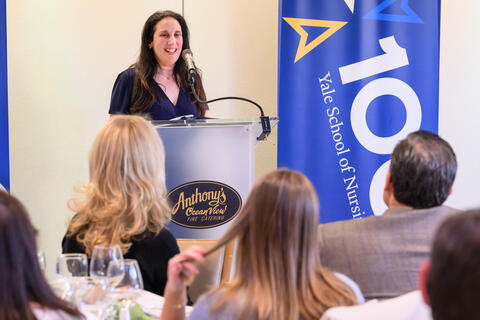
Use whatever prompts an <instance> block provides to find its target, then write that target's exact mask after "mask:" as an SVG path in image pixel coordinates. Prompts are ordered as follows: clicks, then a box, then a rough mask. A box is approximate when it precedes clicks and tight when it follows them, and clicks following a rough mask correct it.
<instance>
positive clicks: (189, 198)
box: [167, 181, 242, 229]
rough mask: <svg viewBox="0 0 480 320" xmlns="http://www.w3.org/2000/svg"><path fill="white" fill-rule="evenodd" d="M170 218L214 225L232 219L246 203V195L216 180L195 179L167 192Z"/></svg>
mask: <svg viewBox="0 0 480 320" xmlns="http://www.w3.org/2000/svg"><path fill="white" fill-rule="evenodd" d="M167 199H168V202H169V204H170V207H171V208H172V211H171V217H170V220H171V221H172V222H173V223H176V224H178V225H180V226H182V227H186V228H193V229H206V228H213V227H217V226H219V225H222V224H224V223H227V222H228V221H230V220H232V219H233V218H234V217H235V216H236V215H237V213H238V212H239V211H240V208H241V207H242V198H241V197H240V195H239V194H238V192H237V191H236V190H235V189H233V188H232V187H230V186H228V185H226V184H224V183H220V182H216V181H192V182H188V183H185V184H182V185H180V186H178V187H176V188H175V189H173V190H172V191H170V192H169V193H168V195H167Z"/></svg>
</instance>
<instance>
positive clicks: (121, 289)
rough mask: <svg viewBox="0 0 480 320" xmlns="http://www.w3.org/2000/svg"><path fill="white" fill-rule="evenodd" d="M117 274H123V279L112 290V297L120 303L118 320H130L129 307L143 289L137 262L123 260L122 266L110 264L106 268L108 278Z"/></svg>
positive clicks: (114, 263) (120, 264)
mask: <svg viewBox="0 0 480 320" xmlns="http://www.w3.org/2000/svg"><path fill="white" fill-rule="evenodd" d="M119 270H122V271H121V272H120V271H119ZM119 273H123V277H122V278H121V280H120V281H119V282H118V283H117V285H116V286H115V288H114V289H113V290H112V296H113V298H114V299H116V300H117V301H118V302H119V303H120V320H130V306H131V305H132V304H133V302H134V301H135V299H136V298H137V297H138V296H140V294H141V293H142V289H143V280H142V274H141V272H140V267H139V266H138V262H137V260H135V259H125V260H124V262H123V264H122V263H119V262H112V263H111V264H110V265H109V266H108V277H109V278H110V277H115V276H116V275H117V274H119Z"/></svg>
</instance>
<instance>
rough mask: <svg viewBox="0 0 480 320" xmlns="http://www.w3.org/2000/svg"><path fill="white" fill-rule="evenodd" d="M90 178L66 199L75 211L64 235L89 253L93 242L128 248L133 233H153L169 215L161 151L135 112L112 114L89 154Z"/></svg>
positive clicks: (156, 138)
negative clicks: (126, 114) (73, 196)
mask: <svg viewBox="0 0 480 320" xmlns="http://www.w3.org/2000/svg"><path fill="white" fill-rule="evenodd" d="M89 169H90V182H89V183H88V184H87V185H84V186H83V187H81V188H80V189H79V190H77V193H78V196H77V197H76V198H74V199H71V200H70V201H69V204H68V205H69V208H70V209H71V210H72V211H74V212H76V214H75V215H74V216H73V217H72V219H71V220H70V223H69V226H68V232H67V236H74V235H75V237H76V240H77V242H78V243H80V244H81V245H83V246H84V247H85V252H86V253H87V255H88V256H91V253H92V250H93V247H94V246H95V245H96V244H118V245H120V247H121V248H122V251H123V253H126V252H127V251H128V249H129V248H130V246H131V244H132V242H131V240H132V238H133V237H135V236H141V235H142V234H143V233H144V232H146V231H147V230H148V231H150V232H153V233H155V234H157V233H158V232H160V231H161V230H162V228H163V227H164V225H165V223H166V219H167V218H168V215H169V214H170V210H169V207H168V203H167V200H166V186H165V152H164V148H163V143H162V140H161V139H160V136H159V135H158V133H157V131H156V130H155V128H154V127H153V126H152V125H151V124H150V123H149V122H147V121H146V120H145V119H143V118H141V117H139V116H121V115H118V116H114V117H112V118H111V119H110V120H109V121H108V122H107V123H106V124H105V125H104V126H103V128H102V129H101V130H100V132H99V133H98V135H97V137H96V138H95V141H94V142H93V145H92V148H91V149H90V153H89Z"/></svg>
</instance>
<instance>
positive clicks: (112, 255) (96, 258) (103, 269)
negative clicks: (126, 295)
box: [90, 245, 123, 287]
mask: <svg viewBox="0 0 480 320" xmlns="http://www.w3.org/2000/svg"><path fill="white" fill-rule="evenodd" d="M112 262H115V263H119V264H122V263H123V254H122V249H120V246H119V245H96V246H95V247H93V252H92V259H91V261H90V277H92V278H93V279H96V280H99V281H103V280H109V284H110V286H111V287H114V286H115V285H117V283H118V282H120V280H122V277H123V273H119V274H115V275H114V274H112V275H111V277H108V275H107V270H108V266H109V264H110V263H112Z"/></svg>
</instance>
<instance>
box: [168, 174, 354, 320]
mask: <svg viewBox="0 0 480 320" xmlns="http://www.w3.org/2000/svg"><path fill="white" fill-rule="evenodd" d="M318 219H319V205H318V200H317V196H316V193H315V191H314V188H313V186H312V184H311V183H310V181H309V180H308V179H307V178H306V177H305V176H304V175H302V174H301V173H299V172H296V171H290V170H287V169H280V170H276V171H274V172H272V173H270V174H268V175H266V176H265V177H264V178H263V179H261V180H260V181H259V182H258V183H257V184H256V185H255V187H254V188H253V189H252V191H251V193H250V196H249V198H248V200H247V201H246V203H245V205H244V207H243V209H242V211H241V212H240V214H239V216H238V217H237V219H236V221H235V222H234V224H233V225H232V227H231V228H230V229H229V230H228V231H226V233H225V236H224V237H223V238H222V239H220V240H219V242H218V244H217V245H216V246H215V247H216V248H219V247H221V246H223V245H225V244H226V243H228V242H229V241H231V240H233V239H236V240H237V241H238V242H237V243H238V249H237V256H236V272H235V276H234V278H233V280H232V282H231V283H230V284H228V285H224V286H221V287H220V288H217V289H214V290H212V291H210V292H209V293H207V294H206V295H204V296H202V297H201V298H200V299H199V301H198V302H197V303H196V305H195V307H194V310H193V312H192V313H191V315H190V319H232V320H233V319H262V320H263V319H288V320H298V319H305V320H310V319H319V318H320V317H321V316H322V314H323V313H324V312H325V311H326V310H327V309H328V308H330V307H333V306H347V305H353V304H356V302H357V298H356V296H355V294H354V292H353V290H352V288H351V287H350V286H349V285H347V283H345V282H344V281H342V280H340V278H339V277H338V276H337V275H336V274H334V273H332V272H331V271H329V270H326V269H324V268H322V265H321V263H320V259H319V251H318V246H317V225H318ZM203 254H204V251H203V250H202V249H201V248H199V247H193V248H191V249H189V250H186V251H184V252H182V253H180V254H178V255H176V256H175V257H174V258H172V259H171V260H170V262H169V268H168V283H167V287H166V289H165V304H164V307H163V313H162V317H161V319H162V320H167V319H183V318H184V317H185V315H184V310H183V306H185V290H186V287H185V283H184V282H185V281H184V279H185V278H189V277H191V276H193V275H194V274H196V273H197V272H198V270H197V269H196V267H195V265H194V262H201V261H203ZM340 254H341V253H340ZM359 299H361V297H359Z"/></svg>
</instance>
